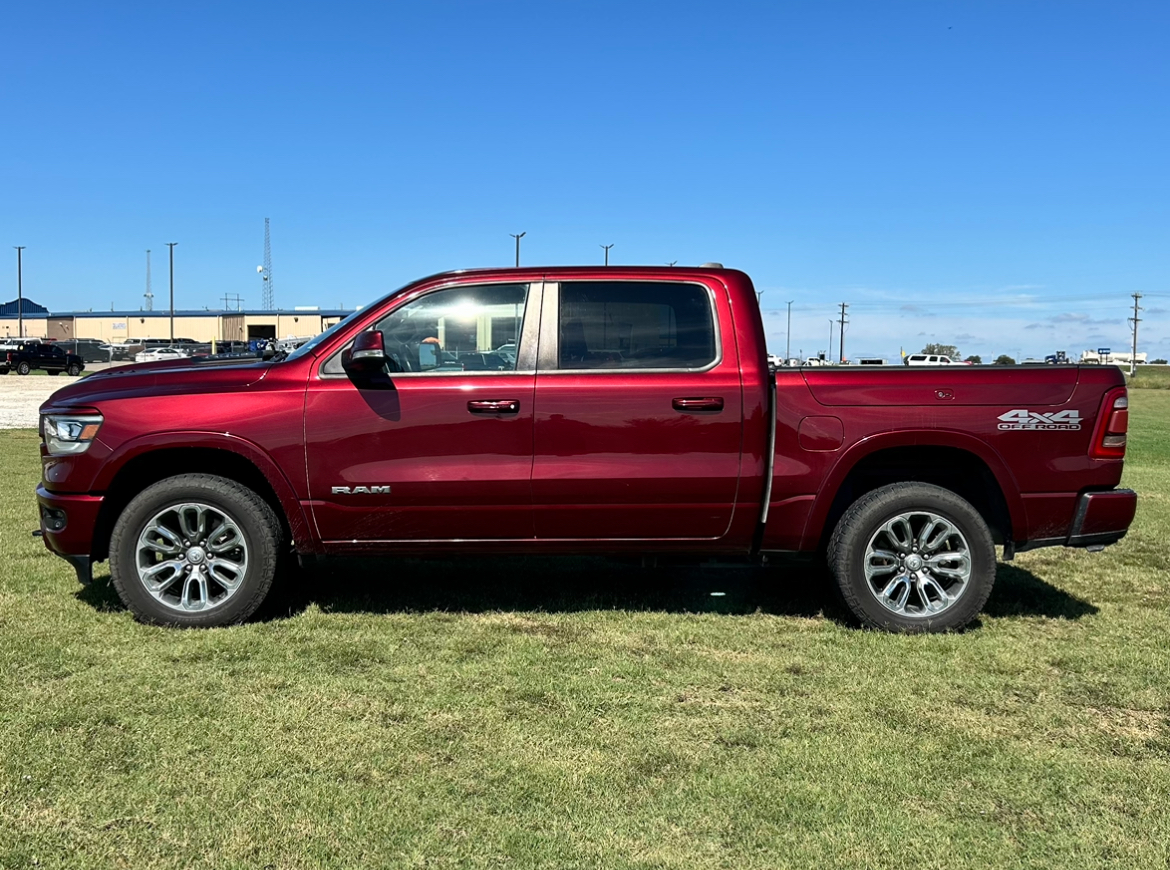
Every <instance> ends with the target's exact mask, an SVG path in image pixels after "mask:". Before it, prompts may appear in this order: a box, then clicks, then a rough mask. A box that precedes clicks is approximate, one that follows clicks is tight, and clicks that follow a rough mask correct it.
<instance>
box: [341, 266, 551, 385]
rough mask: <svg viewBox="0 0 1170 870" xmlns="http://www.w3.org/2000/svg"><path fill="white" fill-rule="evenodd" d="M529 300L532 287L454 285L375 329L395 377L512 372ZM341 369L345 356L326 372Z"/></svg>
mask: <svg viewBox="0 0 1170 870" xmlns="http://www.w3.org/2000/svg"><path fill="white" fill-rule="evenodd" d="M527 300H528V285H527V284H475V285H468V286H465V287H451V288H448V289H446V290H439V291H436V292H434V293H428V294H427V295H426V296H422V297H420V298H418V299H416V300H414V301H413V302H410V303H408V304H406V305H403V306H400V307H399V308H396V309H394V311H392V312H391V313H390V314H388V315H387V316H386V317H384V318H382V319H381V320H379V321H378V323H377V324H375V326H374V329H377V330H381V332H382V338H383V340H384V342H385V347H386V356H387V358H388V359H389V370H390V373H391V374H394V373H396V372H404V373H417V374H432V373H433V374H444V373H449V372H512V371H515V370H516V359H517V354H516V349H517V347H518V346H519V342H520V335H521V331H522V330H521V327H522V325H523V322H524V306H525V303H526V302H527ZM341 371H342V367H341V355H340V354H337V355H335V356H334V357H333V358H331V359H330V360H329V362H328V363H326V365H325V367H324V369H323V372H324V373H326V374H337V373H340V372H341Z"/></svg>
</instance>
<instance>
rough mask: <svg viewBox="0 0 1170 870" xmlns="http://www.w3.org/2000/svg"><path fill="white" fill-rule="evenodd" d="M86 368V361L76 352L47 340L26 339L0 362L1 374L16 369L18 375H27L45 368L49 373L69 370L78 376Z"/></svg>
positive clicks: (69, 372) (54, 373) (53, 373)
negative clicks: (67, 350) (66, 350)
mask: <svg viewBox="0 0 1170 870" xmlns="http://www.w3.org/2000/svg"><path fill="white" fill-rule="evenodd" d="M84 368H85V361H84V360H82V358H81V357H79V356H78V355H77V354H75V353H66V352H65V350H64V349H62V348H60V347H58V346H57V345H56V344H52V343H50V342H47V341H24V342H21V343H19V344H18V345H17V346H16V349H15V350H10V351H7V352H6V353H5V354H4V362H3V364H0V374H5V375H6V374H8V373H9V372H10V371H15V372H16V373H17V374H18V375H27V374H28V373H29V372H31V371H32V370H33V369H43V370H44V371H45V372H46V373H47V374H50V375H59V374H61V372H67V373H68V374H69V375H70V376H72V377H77V376H78V375H79V374H81V372H82V370H83V369H84Z"/></svg>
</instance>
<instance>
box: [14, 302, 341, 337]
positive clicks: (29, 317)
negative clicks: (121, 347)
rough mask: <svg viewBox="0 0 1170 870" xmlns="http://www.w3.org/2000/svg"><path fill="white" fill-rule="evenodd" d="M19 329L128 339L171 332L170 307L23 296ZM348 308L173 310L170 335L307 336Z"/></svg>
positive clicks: (48, 334)
mask: <svg viewBox="0 0 1170 870" xmlns="http://www.w3.org/2000/svg"><path fill="white" fill-rule="evenodd" d="M20 310H21V309H18V307H17V303H16V301H15V300H14V301H12V302H9V303H7V304H5V305H0V338H5V339H13V338H16V337H17V336H18V329H19V327H18V323H19V316H18V315H19V311H20ZM23 311H24V335H25V337H26V338H48V339H55V340H57V341H66V340H68V339H74V338H95V339H98V340H99V341H102V342H128V343H133V342H136V341H141V340H142V339H145V338H170V337H171V335H172V333H171V313H170V311H66V312H50V311H49V310H48V309H47V308H45V307H44V306H42V305H38V304H37V303H35V302H33V301H31V300H29V299H25V300H24V305H23ZM350 313H351V312H349V311H346V310H344V309H340V308H330V309H320V308H315V307H298V308H293V309H291V310H287V309H278V310H275V311H255V310H245V311H231V310H227V311H223V310H220V311H216V310H210V309H197V310H193V311H192V310H184V311H176V312H175V315H174V319H175V327H174V337H175V338H190V339H192V340H194V341H198V342H210V341H211V340H212V339H215V340H217V341H225V340H226V341H231V340H235V341H239V340H247V339H253V338H288V337H291V336H301V337H304V336H312V335H316V334H317V333H319V332H323V331H325V330H326V329H328V328H329V327H330V326H332V325H333V324H335V323H337V322H338V321H339V320H341V319H342V318H343V317H345V316H346V315H348V314H350Z"/></svg>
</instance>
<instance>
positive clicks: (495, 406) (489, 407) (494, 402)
mask: <svg viewBox="0 0 1170 870" xmlns="http://www.w3.org/2000/svg"><path fill="white" fill-rule="evenodd" d="M467 410H468V411H470V412H471V413H473V414H517V413H519V412H520V400H519V399H473V400H472V401H470V402H468V403H467Z"/></svg>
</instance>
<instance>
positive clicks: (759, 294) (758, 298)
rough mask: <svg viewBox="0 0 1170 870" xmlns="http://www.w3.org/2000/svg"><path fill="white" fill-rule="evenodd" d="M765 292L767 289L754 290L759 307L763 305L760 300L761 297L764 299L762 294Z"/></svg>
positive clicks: (761, 299)
mask: <svg viewBox="0 0 1170 870" xmlns="http://www.w3.org/2000/svg"><path fill="white" fill-rule="evenodd" d="M767 292H768V291H767V290H757V291H756V305H757V306H758V307H760V308H762V307H763V305H762V302H763V299H764V294H765V293H767Z"/></svg>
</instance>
